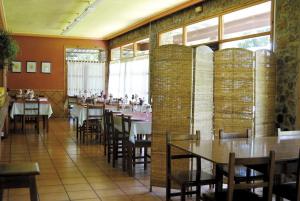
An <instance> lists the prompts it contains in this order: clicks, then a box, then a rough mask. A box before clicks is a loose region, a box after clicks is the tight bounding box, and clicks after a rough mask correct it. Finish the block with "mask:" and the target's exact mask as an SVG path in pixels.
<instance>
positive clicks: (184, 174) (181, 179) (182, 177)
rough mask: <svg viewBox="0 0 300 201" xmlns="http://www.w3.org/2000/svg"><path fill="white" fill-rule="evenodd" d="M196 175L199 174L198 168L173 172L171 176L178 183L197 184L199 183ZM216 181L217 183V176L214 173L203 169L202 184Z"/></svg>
mask: <svg viewBox="0 0 300 201" xmlns="http://www.w3.org/2000/svg"><path fill="white" fill-rule="evenodd" d="M196 175H197V171H196V170H193V171H180V172H178V173H177V174H172V175H171V177H172V179H173V180H175V181H176V182H177V183H178V184H185V185H195V184H197V181H196ZM214 183H215V177H214V176H213V175H212V174H209V173H207V172H204V171H201V178H200V184H214Z"/></svg>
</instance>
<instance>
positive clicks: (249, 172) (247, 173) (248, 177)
mask: <svg viewBox="0 0 300 201" xmlns="http://www.w3.org/2000/svg"><path fill="white" fill-rule="evenodd" d="M250 137H251V129H246V132H244V133H242V132H224V131H223V130H222V129H220V131H219V138H220V139H237V138H250ZM221 168H222V171H223V174H224V175H225V176H228V166H226V165H224V166H221ZM256 169H260V168H257V167H256ZM263 176H264V175H263V173H262V172H260V171H256V170H255V169H252V168H250V167H245V166H237V167H236V170H235V180H236V181H237V182H242V181H248V182H251V181H254V180H260V179H262V178H263Z"/></svg>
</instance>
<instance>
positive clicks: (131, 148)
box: [122, 115, 151, 176]
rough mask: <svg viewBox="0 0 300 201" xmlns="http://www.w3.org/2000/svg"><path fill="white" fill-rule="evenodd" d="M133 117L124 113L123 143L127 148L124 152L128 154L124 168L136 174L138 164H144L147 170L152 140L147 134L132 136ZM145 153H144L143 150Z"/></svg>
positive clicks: (131, 174)
mask: <svg viewBox="0 0 300 201" xmlns="http://www.w3.org/2000/svg"><path fill="white" fill-rule="evenodd" d="M131 123H132V120H131V117H130V116H124V115H122V133H123V140H124V142H123V144H124V145H125V147H126V148H125V149H123V154H124V155H125V156H126V159H125V160H123V161H124V162H123V163H122V164H123V170H125V169H127V172H128V174H129V176H134V174H135V170H134V167H135V165H136V164H143V165H144V170H147V166H148V163H150V162H151V161H150V160H148V159H150V158H151V156H150V155H149V154H148V149H149V148H150V147H151V140H150V139H149V138H147V137H145V135H140V136H130V131H131ZM137 149H139V150H140V155H139V156H137V155H136V150H137ZM141 150H143V151H144V153H142V151H141Z"/></svg>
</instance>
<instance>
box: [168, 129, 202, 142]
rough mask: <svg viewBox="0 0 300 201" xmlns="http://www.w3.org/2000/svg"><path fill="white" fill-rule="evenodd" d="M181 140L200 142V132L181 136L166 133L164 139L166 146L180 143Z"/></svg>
mask: <svg viewBox="0 0 300 201" xmlns="http://www.w3.org/2000/svg"><path fill="white" fill-rule="evenodd" d="M182 140H200V130H197V131H196V134H195V135H183V134H179V135H178V134H176V135H175V134H170V133H168V132H167V138H166V142H167V144H168V143H170V142H172V141H182Z"/></svg>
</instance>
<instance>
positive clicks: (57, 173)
mask: <svg viewBox="0 0 300 201" xmlns="http://www.w3.org/2000/svg"><path fill="white" fill-rule="evenodd" d="M53 132H54V131H53ZM45 134H46V135H48V134H49V133H45ZM45 134H44V135H45ZM44 135H43V136H41V138H42V142H43V145H44V147H45V149H46V151H47V153H48V155H49V159H50V161H51V163H52V165H53V168H54V169H55V172H56V175H57V176H58V178H59V180H60V182H61V183H62V178H61V176H60V175H59V172H58V171H57V168H56V166H55V165H54V164H55V163H54V162H53V159H52V157H51V155H50V153H49V150H48V147H47V146H46V144H45V142H44V138H43V137H44ZM62 186H63V188H64V190H65V192H66V194H67V196H68V199H69V201H70V200H71V198H70V196H69V194H68V192H67V189H66V188H65V185H64V184H63V183H62Z"/></svg>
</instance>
